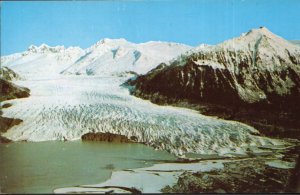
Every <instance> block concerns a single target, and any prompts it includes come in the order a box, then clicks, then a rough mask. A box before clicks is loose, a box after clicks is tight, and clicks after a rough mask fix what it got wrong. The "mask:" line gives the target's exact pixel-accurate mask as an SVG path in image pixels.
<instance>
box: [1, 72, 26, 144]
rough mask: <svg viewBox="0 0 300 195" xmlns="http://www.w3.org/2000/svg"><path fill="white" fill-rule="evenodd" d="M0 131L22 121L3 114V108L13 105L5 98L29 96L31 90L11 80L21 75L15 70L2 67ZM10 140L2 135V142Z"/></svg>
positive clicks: (4, 130)
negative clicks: (6, 101)
mask: <svg viewBox="0 0 300 195" xmlns="http://www.w3.org/2000/svg"><path fill="white" fill-rule="evenodd" d="M0 76H1V77H0V133H1V132H6V131H7V130H8V129H9V128H10V127H12V126H14V125H18V124H20V123H21V122H22V120H20V119H16V118H8V117H3V116H2V109H5V108H8V107H10V106H11V104H10V103H2V102H3V101H5V100H10V99H15V98H23V97H28V96H29V95H30V94H29V92H30V90H29V89H28V88H25V87H20V86H17V85H15V84H13V83H12V82H11V81H10V80H17V79H20V78H21V77H20V76H19V75H18V74H17V73H15V72H14V71H13V70H11V69H9V68H7V67H2V68H1V69H0ZM2 142H5V143H6V142H9V140H8V139H6V138H4V137H2V136H1V135H0V143H2Z"/></svg>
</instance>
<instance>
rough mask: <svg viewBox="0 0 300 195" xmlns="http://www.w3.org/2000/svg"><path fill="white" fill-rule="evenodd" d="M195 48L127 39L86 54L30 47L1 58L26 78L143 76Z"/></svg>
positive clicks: (73, 49) (106, 41)
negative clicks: (82, 75)
mask: <svg viewBox="0 0 300 195" xmlns="http://www.w3.org/2000/svg"><path fill="white" fill-rule="evenodd" d="M191 48H192V47H190V46H187V45H183V44H178V43H167V42H154V41H151V42H147V43H141V44H135V43H130V42H128V41H126V40H125V39H103V40H101V41H98V42H97V43H96V44H94V45H92V46H91V47H89V48H87V49H85V50H83V49H81V48H79V47H69V48H65V47H64V46H56V47H50V46H48V45H46V44H42V45H41V46H39V47H37V46H34V45H32V46H30V47H29V48H28V50H27V51H25V52H22V53H17V54H12V55H9V56H3V57H1V64H2V66H7V67H10V68H12V69H13V70H14V71H16V72H17V73H19V74H20V75H23V76H25V77H27V78H37V77H40V78H49V77H53V76H57V75H59V74H75V75H81V74H84V75H122V74H124V73H127V72H131V73H137V74H144V73H147V72H148V71H149V70H151V69H153V68H155V67H156V66H157V65H158V64H159V63H161V62H165V61H169V60H171V59H172V58H175V57H177V56H178V55H179V54H181V53H184V52H186V51H187V50H189V49H191Z"/></svg>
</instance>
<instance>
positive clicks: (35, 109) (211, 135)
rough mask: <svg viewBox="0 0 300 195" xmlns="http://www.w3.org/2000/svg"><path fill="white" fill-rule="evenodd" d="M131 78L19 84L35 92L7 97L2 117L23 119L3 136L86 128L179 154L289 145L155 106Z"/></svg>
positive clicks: (55, 136) (66, 133)
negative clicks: (129, 84)
mask: <svg viewBox="0 0 300 195" xmlns="http://www.w3.org/2000/svg"><path fill="white" fill-rule="evenodd" d="M127 79H128V77H116V76H86V75H76V76H75V75H68V76H67V75H61V76H60V77H56V78H53V79H39V80H37V79H32V80H30V79H27V80H19V81H16V82H15V83H16V84H18V85H21V86H26V87H28V88H30V90H31V96H30V97H29V98H24V99H15V100H9V101H6V102H10V103H12V104H13V106H11V107H9V108H6V109H4V110H3V116H5V117H13V118H20V119H22V120H23V123H21V124H20V125H17V126H14V127H12V128H11V129H10V130H9V131H8V132H6V133H4V134H3V136H5V137H7V138H9V139H11V140H13V141H32V142H37V141H47V140H78V139H80V138H81V136H82V135H83V134H85V133H88V132H110V133H114V134H121V135H125V136H127V137H128V138H130V137H131V136H135V137H136V138H137V140H138V142H141V143H144V144H146V145H149V146H152V147H154V148H155V149H160V150H166V151H168V152H170V153H173V154H175V155H178V156H184V155H185V154H188V153H193V154H217V155H225V156H226V155H229V156H230V155H232V154H239V155H245V154H247V153H248V152H253V153H256V152H261V151H262V148H265V150H266V151H270V150H269V148H274V147H282V146H286V145H288V143H286V142H285V141H283V140H277V139H271V138H267V137H263V136H259V135H258V134H259V132H258V131H257V130H256V129H254V128H253V127H250V126H248V125H245V124H242V123H239V122H234V121H225V120H221V119H217V118H214V117H208V116H204V115H201V114H199V113H198V112H196V111H194V110H190V109H185V108H177V107H172V106H160V105H155V104H153V103H151V102H149V101H146V100H142V99H139V98H137V97H134V96H131V95H130V94H129V90H128V89H127V88H125V87H122V83H124V82H125V81H126V80H127Z"/></svg>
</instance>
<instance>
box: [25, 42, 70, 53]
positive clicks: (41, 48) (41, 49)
mask: <svg viewBox="0 0 300 195" xmlns="http://www.w3.org/2000/svg"><path fill="white" fill-rule="evenodd" d="M65 49H66V48H65V47H64V46H61V45H58V46H55V47H51V46H49V45H47V44H45V43H43V44H41V45H40V46H35V45H30V46H29V47H28V49H27V54H28V53H47V52H52V53H58V52H61V51H64V50H65Z"/></svg>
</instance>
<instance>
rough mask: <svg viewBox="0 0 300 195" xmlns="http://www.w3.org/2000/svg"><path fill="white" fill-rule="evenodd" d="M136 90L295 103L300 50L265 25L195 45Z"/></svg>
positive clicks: (299, 83)
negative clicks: (225, 39)
mask: <svg viewBox="0 0 300 195" xmlns="http://www.w3.org/2000/svg"><path fill="white" fill-rule="evenodd" d="M136 86H137V90H136V93H141V94H154V93H160V94H161V95H165V96H168V97H173V98H187V99H194V100H203V101H209V102H215V103H223V104H237V103H239V102H244V103H258V102H267V103H270V102H273V103H275V102H278V101H279V99H282V98H283V97H284V98H287V97H291V98H292V99H293V100H294V99H295V97H298V96H299V93H300V47H299V46H297V45H295V44H292V43H290V42H289V41H286V40H284V39H283V38H281V37H279V36H277V35H275V34H273V33H272V32H270V31H269V30H268V29H266V28H265V27H261V28H259V29H253V30H250V31H249V32H248V33H245V34H242V35H241V36H240V37H238V38H234V39H231V40H228V41H225V42H223V43H220V44H218V45H215V46H208V45H207V46H203V45H201V46H199V47H196V48H194V49H193V50H191V51H189V52H187V54H185V55H181V56H180V57H179V58H178V59H177V60H175V61H173V62H172V64H171V65H170V66H168V67H164V68H161V67H160V68H158V69H154V70H152V71H151V72H150V73H148V74H147V75H145V76H141V77H140V78H139V79H138V80H137V81H136ZM292 99H290V100H292ZM280 101H281V100H280ZM280 101H279V102H280Z"/></svg>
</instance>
